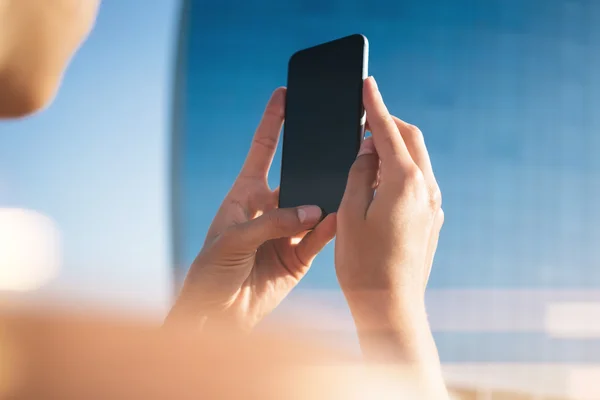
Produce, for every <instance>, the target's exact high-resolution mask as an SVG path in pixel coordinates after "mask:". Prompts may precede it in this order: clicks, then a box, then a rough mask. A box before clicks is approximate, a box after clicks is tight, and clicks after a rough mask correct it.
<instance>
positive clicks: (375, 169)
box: [335, 78, 444, 385]
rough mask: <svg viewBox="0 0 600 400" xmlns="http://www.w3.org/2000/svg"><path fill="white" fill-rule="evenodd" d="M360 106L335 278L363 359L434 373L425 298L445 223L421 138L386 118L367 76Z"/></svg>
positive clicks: (412, 129)
mask: <svg viewBox="0 0 600 400" xmlns="http://www.w3.org/2000/svg"><path fill="white" fill-rule="evenodd" d="M363 101H364V106H365V109H366V112H367V120H368V124H369V129H370V131H371V132H372V138H368V139H366V140H365V141H364V142H363V144H362V146H361V150H360V152H359V155H358V157H357V159H356V161H355V163H354V165H353V166H352V169H351V171H350V174H349V178H348V184H347V187H346V192H345V194H344V198H343V200H342V204H341V206H340V209H339V212H338V234H337V235H338V236H337V241H336V248H335V264H336V272H337V276H338V279H339V282H340V285H341V287H342V290H343V292H344V295H345V296H346V299H347V301H348V304H349V306H350V309H351V311H352V315H353V317H354V320H355V322H356V326H357V328H358V334H359V339H360V343H361V347H362V349H363V352H364V353H365V355H366V356H367V358H370V359H373V360H378V361H379V360H386V361H389V360H390V359H391V360H392V361H397V362H406V363H409V364H415V365H419V366H422V365H427V366H428V367H430V366H432V365H433V367H435V368H439V360H438V356H437V350H436V349H435V344H434V343H433V340H432V337H431V332H430V329H429V325H428V323H427V316H426V313H425V301H424V299H425V296H424V295H425V287H426V285H427V281H428V279H429V273H430V271H431V265H432V262H433V256H434V254H435V250H436V247H437V242H438V235H439V232H440V228H441V226H442V223H443V220H444V214H443V212H442V209H441V195H440V190H439V188H438V185H437V183H436V180H435V177H434V174H433V170H432V167H431V162H430V160H429V155H428V153H427V149H426V147H425V142H424V140H423V135H422V134H421V132H420V131H419V129H417V128H416V127H414V126H412V125H409V124H407V123H405V122H403V121H401V120H399V119H398V118H395V117H392V116H391V115H390V114H389V112H388V110H387V108H386V106H385V104H384V103H383V99H382V97H381V94H380V93H379V90H378V88H377V85H376V83H375V81H374V80H373V78H369V79H367V80H366V81H365V84H364V93H363ZM442 385H443V384H442Z"/></svg>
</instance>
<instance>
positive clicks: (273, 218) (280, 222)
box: [267, 212, 286, 228]
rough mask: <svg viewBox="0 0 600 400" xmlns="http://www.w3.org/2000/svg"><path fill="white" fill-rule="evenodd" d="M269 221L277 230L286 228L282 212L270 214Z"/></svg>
mask: <svg viewBox="0 0 600 400" xmlns="http://www.w3.org/2000/svg"><path fill="white" fill-rule="evenodd" d="M267 220H268V222H269V225H272V226H274V227H276V228H278V227H281V226H284V225H285V222H286V221H285V218H284V216H283V214H282V213H280V212H273V213H270V214H268V215H267Z"/></svg>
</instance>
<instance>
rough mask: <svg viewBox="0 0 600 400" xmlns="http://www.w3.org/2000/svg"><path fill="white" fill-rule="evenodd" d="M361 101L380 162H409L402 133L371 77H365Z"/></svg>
mask: <svg viewBox="0 0 600 400" xmlns="http://www.w3.org/2000/svg"><path fill="white" fill-rule="evenodd" d="M363 103H364V106H365V110H366V112H367V121H368V124H369V129H370V131H371V134H372V135H373V140H374V141H375V148H376V149H377V154H379V158H380V159H381V162H382V164H386V163H387V162H390V161H400V162H402V163H405V162H406V163H407V162H411V161H412V159H411V157H410V154H409V152H408V149H407V148H406V144H405V143H404V140H403V139H402V135H400V131H399V130H398V127H397V126H396V123H395V122H394V120H393V118H392V116H391V115H390V113H389V111H388V109H387V107H386V106H385V103H384V102H383V98H382V97H381V93H380V92H379V89H378V88H377V83H375V79H373V77H369V78H367V79H366V80H365V83H364V85H363Z"/></svg>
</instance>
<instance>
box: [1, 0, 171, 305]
mask: <svg viewBox="0 0 600 400" xmlns="http://www.w3.org/2000/svg"><path fill="white" fill-rule="evenodd" d="M147 4H148V2H147V1H144V0H127V1H121V0H103V2H102V6H101V9H100V14H99V17H98V21H97V25H96V27H95V29H94V30H93V32H92V35H91V36H90V38H89V40H88V41H87V42H86V43H85V45H84V46H83V47H82V48H81V50H80V51H79V52H78V54H77V55H76V57H75V58H74V60H73V63H72V65H71V66H70V68H69V70H68V71H67V74H66V77H65V80H64V84H63V85H62V88H61V90H60V92H59V95H58V97H57V98H56V101H55V102H54V104H53V105H52V106H51V107H50V108H49V109H48V110H46V111H45V112H43V113H41V114H39V115H36V116H34V117H32V118H29V119H27V120H21V121H16V122H2V123H1V124H0V207H25V208H31V209H34V210H37V211H40V212H43V213H44V214H46V215H48V216H50V217H51V218H53V219H54V220H55V222H56V224H57V225H58V227H59V229H60V231H61V234H62V241H63V254H64V256H63V261H64V262H63V268H62V273H61V275H60V277H59V279H58V280H57V281H56V282H54V283H53V285H52V286H53V287H56V288H59V289H61V291H62V292H63V293H73V294H75V295H76V296H78V297H82V298H91V299H93V300H101V301H111V302H112V301H115V302H117V303H122V300H126V301H128V302H132V303H135V302H137V303H141V304H151V305H153V306H156V305H164V304H166V303H167V299H168V296H169V295H170V290H169V289H170V288H169V283H168V280H169V278H170V273H169V271H168V265H169V259H168V257H169V242H168V240H169V237H170V236H169V234H170V232H169V224H168V220H167V217H168V216H167V201H168V192H167V181H166V180H167V160H168V158H167V157H168V148H167V143H168V135H167V132H168V130H167V128H168V124H169V119H168V118H169V109H168V107H169V105H170V102H171V98H170V97H171V93H170V88H171V80H172V70H171V68H172V57H173V43H174V37H173V34H174V32H175V30H176V29H175V17H176V11H177V9H178V2H177V1H174V0H171V1H157V2H153V5H152V7H147Z"/></svg>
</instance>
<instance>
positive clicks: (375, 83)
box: [370, 76, 379, 90]
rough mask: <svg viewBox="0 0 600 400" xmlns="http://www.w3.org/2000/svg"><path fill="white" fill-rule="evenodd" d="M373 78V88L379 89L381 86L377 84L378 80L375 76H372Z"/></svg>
mask: <svg viewBox="0 0 600 400" xmlns="http://www.w3.org/2000/svg"><path fill="white" fill-rule="evenodd" d="M370 78H371V82H373V88H375V90H379V86H377V81H376V80H375V78H374V77H373V76H370Z"/></svg>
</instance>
